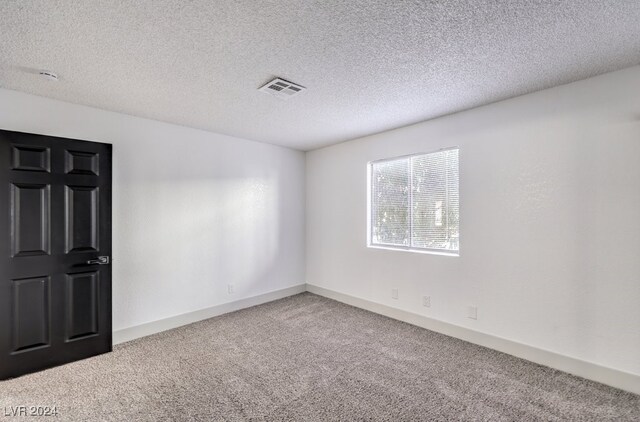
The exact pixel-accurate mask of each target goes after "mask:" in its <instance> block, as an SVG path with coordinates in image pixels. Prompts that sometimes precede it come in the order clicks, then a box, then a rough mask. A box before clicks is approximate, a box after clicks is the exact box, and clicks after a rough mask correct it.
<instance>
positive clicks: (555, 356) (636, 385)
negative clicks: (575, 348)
mask: <svg viewBox="0 0 640 422" xmlns="http://www.w3.org/2000/svg"><path fill="white" fill-rule="evenodd" d="M307 291H308V292H311V293H314V294H317V295H320V296H324V297H327V298H329V299H333V300H337V301H338V302H342V303H346V304H348V305H351V306H355V307H357V308H361V309H366V310H367V311H371V312H375V313H377V314H380V315H384V316H387V317H389V318H393V319H397V320H399V321H403V322H406V323H409V324H412V325H416V326H418V327H422V328H426V329H428V330H431V331H435V332H438V333H441V334H445V335H448V336H451V337H455V338H458V339H460V340H464V341H468V342H470V343H474V344H478V345H480V346H484V347H488V348H490V349H494V350H498V351H500V352H503V353H507V354H509V355H512V356H516V357H519V358H522V359H526V360H528V361H531V362H535V363H538V364H540V365H545V366H548V367H551V368H555V369H558V370H560V371H564V372H568V373H570V374H573V375H577V376H579V377H582V378H587V379H590V380H592V381H596V382H600V383H602V384H607V385H610V386H612V387H615V388H619V389H621V390H626V391H630V392H632V393H635V394H640V375H637V374H632V373H629V372H624V371H620V370H618V369H613V368H608V367H605V366H601V365H598V364H596V363H592V362H588V361H584V360H581V359H578V358H574V357H571V356H566V355H562V354H559V353H556V352H552V351H550V350H544V349H540V348H537V347H535V346H530V345H528V344H523V343H518V342H515V341H513V340H508V339H506V338H502V337H497V336H494V335H492V334H487V333H482V332H480V331H474V330H471V329H469V328H465V327H461V326H458V325H454V324H450V323H448V322H444V321H440V320H437V319H433V318H429V317H426V316H423V315H419V314H415V313H413V312H408V311H404V310H402V309H398V308H393V307H391V306H387V305H383V304H381V303H376V302H372V301H369V300H366V299H360V298H358V297H355V296H351V295H348V294H344V293H340V292H336V291H334V290H329V289H325V288H323V287H318V286H314V285H312V284H307Z"/></svg>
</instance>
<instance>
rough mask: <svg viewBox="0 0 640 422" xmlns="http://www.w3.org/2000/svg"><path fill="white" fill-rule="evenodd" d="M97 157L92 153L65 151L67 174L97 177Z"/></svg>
mask: <svg viewBox="0 0 640 422" xmlns="http://www.w3.org/2000/svg"><path fill="white" fill-rule="evenodd" d="M98 159H99V156H98V154H95V153H92V152H82V151H69V150H67V151H66V155H65V166H66V170H67V174H89V175H94V176H98V175H99V167H100V162H99V160H98Z"/></svg>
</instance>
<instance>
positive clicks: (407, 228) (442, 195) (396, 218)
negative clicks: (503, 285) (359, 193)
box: [369, 149, 460, 253]
mask: <svg viewBox="0 0 640 422" xmlns="http://www.w3.org/2000/svg"><path fill="white" fill-rule="evenodd" d="M370 174H371V180H370V187H371V192H370V204H369V209H370V215H369V225H370V229H371V233H370V244H371V245H373V246H375V245H379V246H389V247H397V248H402V249H417V250H436V251H446V252H452V253H457V252H458V251H459V238H460V233H459V217H460V206H459V204H460V201H459V191H458V179H459V171H458V149H448V150H444V151H438V152H434V153H431V154H420V155H413V156H410V157H402V158H398V159H391V160H384V161H377V162H373V163H371V172H370Z"/></svg>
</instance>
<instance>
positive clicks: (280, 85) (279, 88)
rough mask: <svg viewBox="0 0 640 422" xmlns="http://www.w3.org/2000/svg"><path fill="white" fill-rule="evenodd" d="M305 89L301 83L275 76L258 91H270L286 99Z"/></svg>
mask: <svg viewBox="0 0 640 422" xmlns="http://www.w3.org/2000/svg"><path fill="white" fill-rule="evenodd" d="M305 90H306V88H305V87H303V86H301V85H298V84H294V83H293V82H289V81H285V80H284V79H280V78H275V79H274V80H272V81H271V82H269V83H268V84H266V85H265V86H263V87H262V88H260V89H259V90H258V91H262V92H268V93H269V94H273V95H275V96H276V97H278V98H282V99H283V100H286V99H289V98H291V97H293V96H294V95H298V94H300V93H301V92H303V91H305Z"/></svg>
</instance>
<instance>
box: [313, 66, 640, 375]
mask: <svg viewBox="0 0 640 422" xmlns="http://www.w3.org/2000/svg"><path fill="white" fill-rule="evenodd" d="M639 88H640V67H633V68H629V69H626V70H623V71H620V72H616V73H610V74H606V75H602V76H599V77H595V78H592V79H588V80H584V81H580V82H577V83H574V84H570V85H565V86H561V87H557V88H553V89H549V90H545V91H541V92H538V93H533V94H529V95H526V96H522V97H518V98H514V99H511V100H507V101H503V102H499V103H495V104H492V105H488V106H485V107H481V108H477V109H474V110H469V111H466V112H462V113H458V114H455V115H451V116H447V117H443V118H439V119H435V120H432V121H427V122H424V123H420V124H417V125H413V126H410V127H406V128H402V129H398V130H393V131H389V132H385V133H381V134H378V135H375V136H369V137H366V138H362V139H358V140H355V141H351V142H346V143H342V144H339V145H334V146H331V147H327V148H323V149H320V150H316V151H312V152H310V153H308V154H307V283H309V284H312V285H316V286H319V287H322V288H325V289H330V290H333V291H336V292H339V293H343V294H347V295H351V296H355V297H358V298H361V299H365V300H368V301H373V302H378V303H382V304H386V305H389V306H393V307H396V308H400V309H402V310H405V311H410V312H414V313H417V314H421V315H425V316H429V317H432V318H435V319H439V320H443V321H446V322H448V323H452V324H456V325H460V326H464V327H468V328H471V329H473V330H477V331H480V332H484V333H488V334H492V335H495V336H500V337H504V338H507V339H510V340H513V341H516V342H520V343H524V344H529V345H532V346H535V347H538V348H542V349H547V350H550V351H553V352H556V353H560V354H563V355H566V356H570V357H574V358H579V359H582V360H586V361H590V362H593V363H597V364H599V365H602V366H606V367H610V368H614V369H619V370H622V371H625V372H630V373H633V374H640V95H638V89H639ZM363 112H366V111H363ZM455 145H457V146H459V147H460V173H461V182H460V203H461V216H460V219H461V251H460V257H446V256H436V255H425V254H418V253H411V252H404V251H389V250H380V249H370V248H367V247H366V239H367V236H366V226H367V224H366V185H367V181H366V174H367V172H366V166H367V162H368V161H370V160H376V159H381V158H387V157H393V156H398V155H404V154H411V153H418V152H429V151H433V150H436V149H439V148H442V147H450V146H455ZM394 287H397V288H398V289H399V292H400V297H399V299H398V300H393V299H391V289H392V288H394ZM422 295H429V296H431V302H432V305H431V308H425V307H422V304H421V296H422ZM468 305H477V306H478V320H477V321H474V320H471V319H467V318H466V308H467V306H468Z"/></svg>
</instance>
